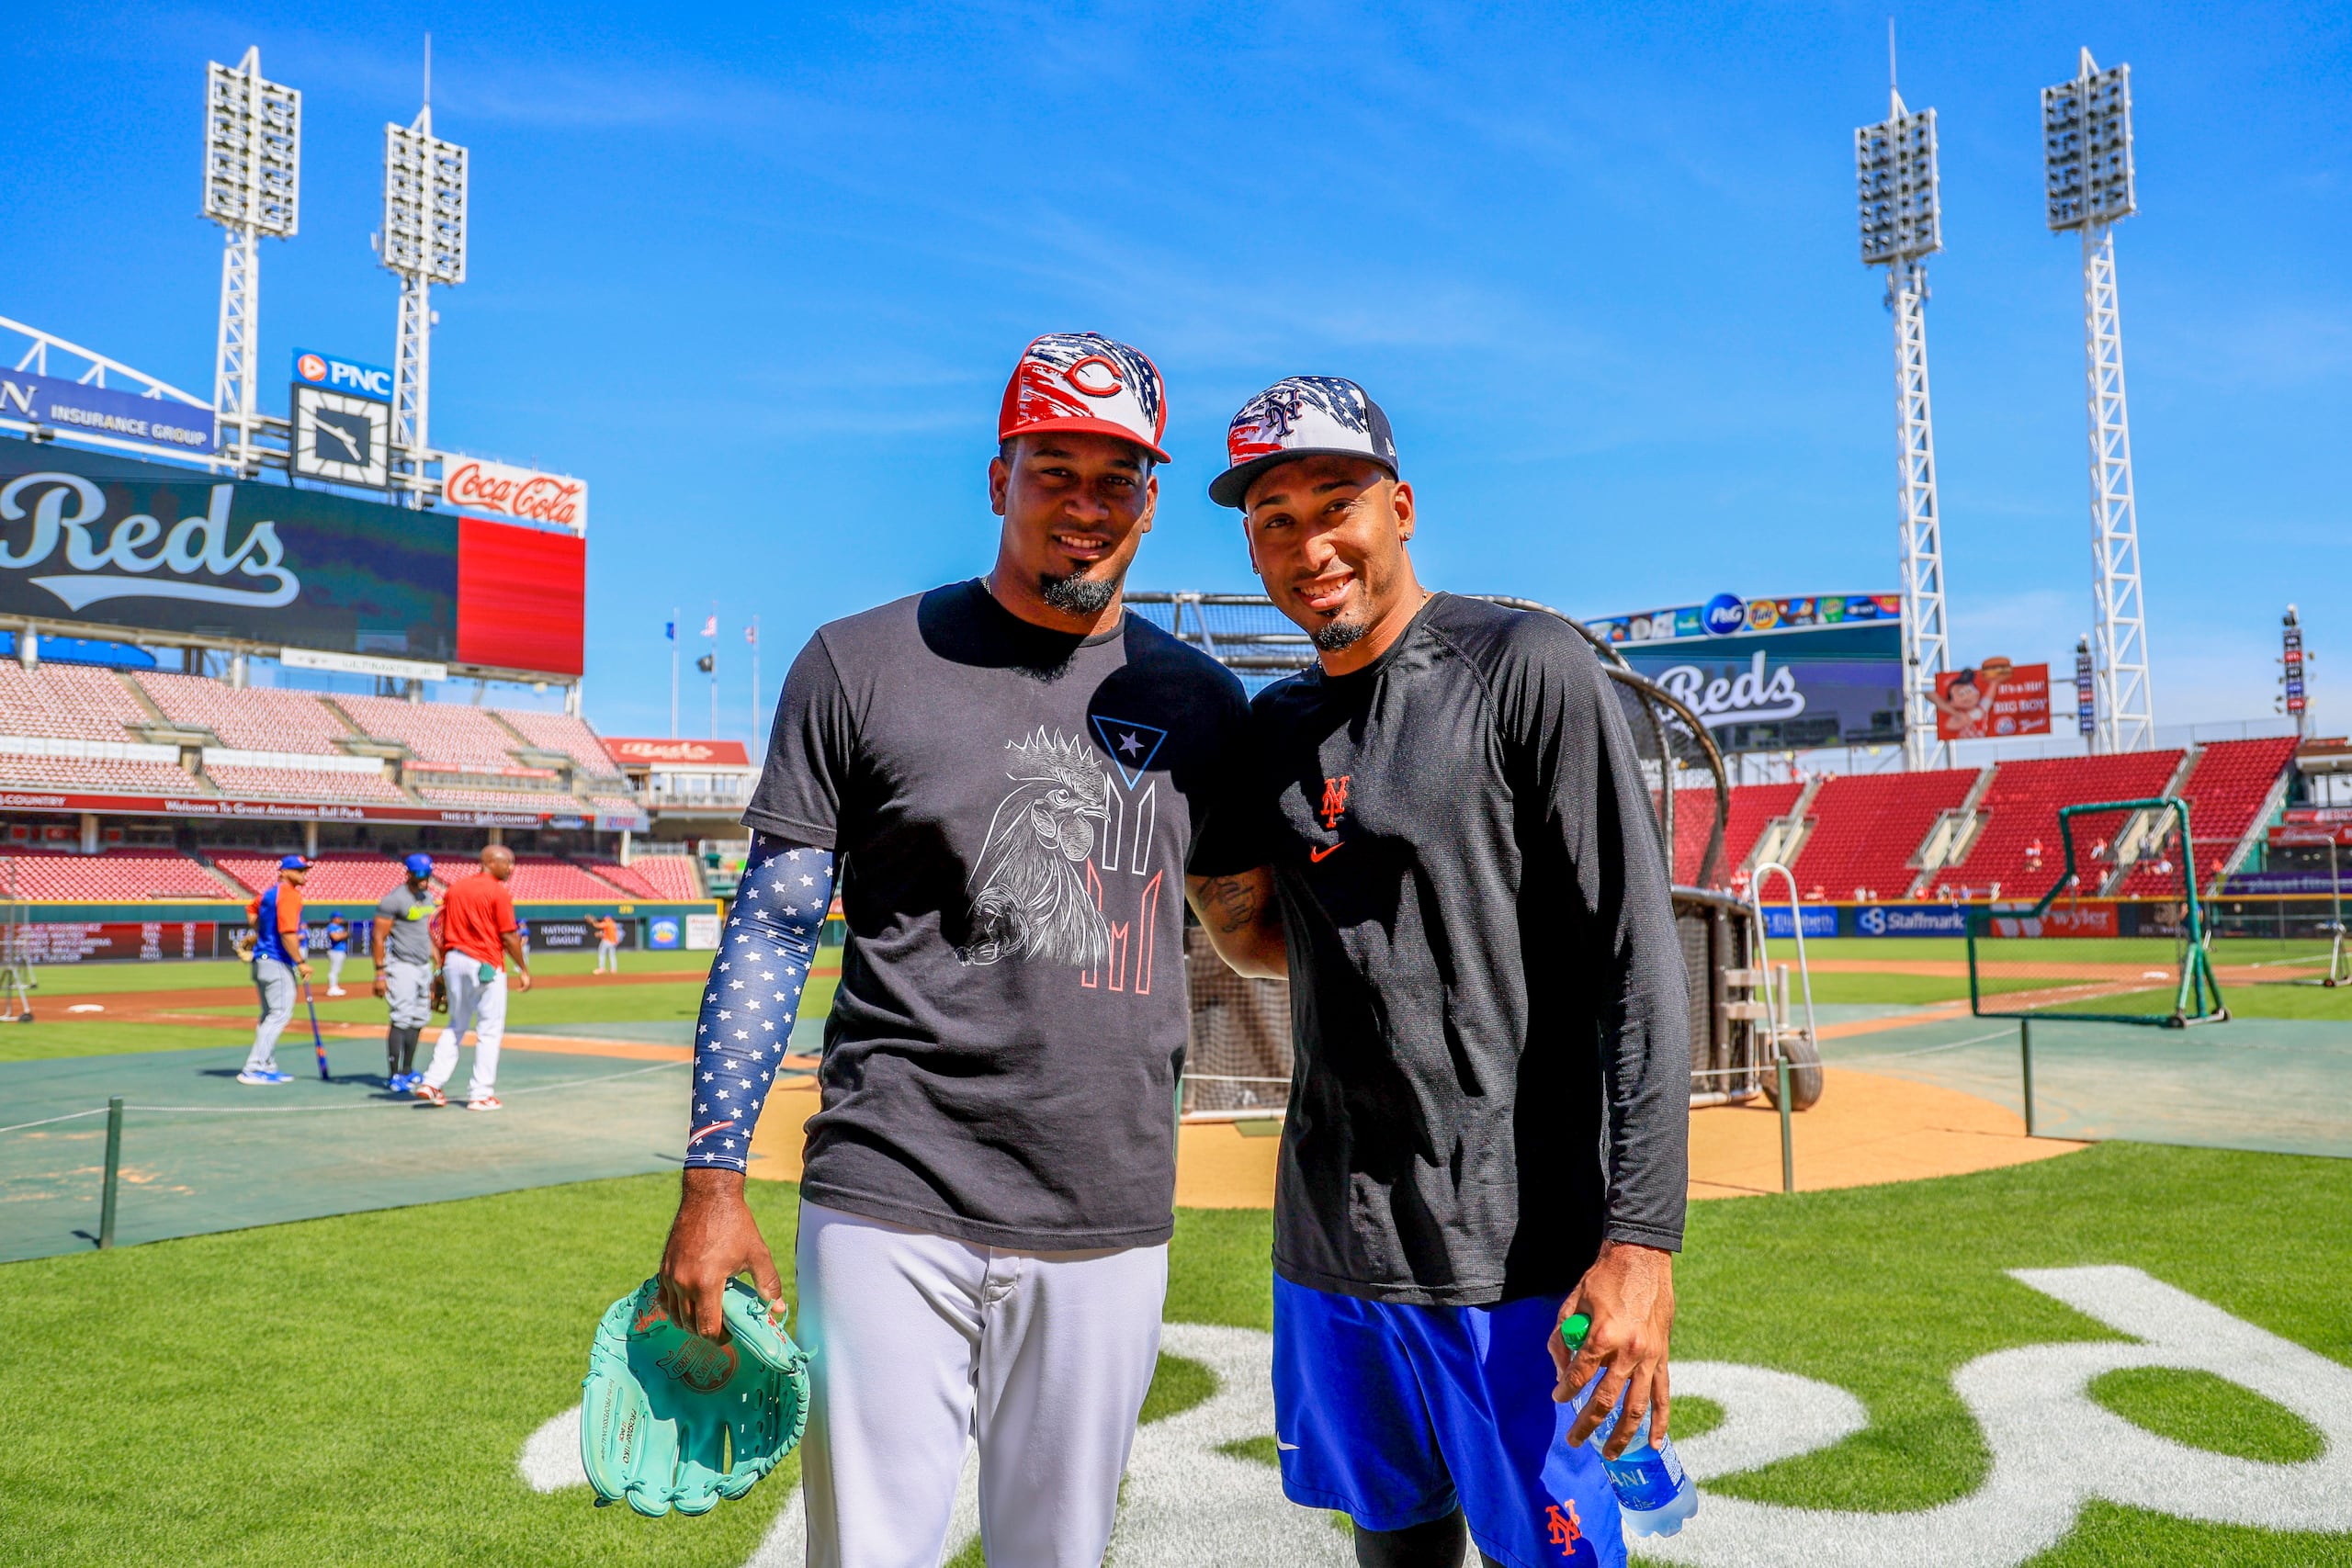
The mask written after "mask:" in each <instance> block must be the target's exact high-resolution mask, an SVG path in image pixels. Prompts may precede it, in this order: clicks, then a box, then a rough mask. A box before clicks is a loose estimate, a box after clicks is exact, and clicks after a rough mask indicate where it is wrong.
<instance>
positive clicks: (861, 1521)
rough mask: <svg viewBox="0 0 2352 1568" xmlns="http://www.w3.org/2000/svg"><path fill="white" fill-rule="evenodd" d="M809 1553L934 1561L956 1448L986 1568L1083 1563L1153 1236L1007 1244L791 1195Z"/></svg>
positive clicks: (1145, 1357) (1098, 1523)
mask: <svg viewBox="0 0 2352 1568" xmlns="http://www.w3.org/2000/svg"><path fill="white" fill-rule="evenodd" d="M797 1269H798V1275H799V1292H800V1314H799V1317H798V1320H797V1322H795V1323H794V1324H793V1325H792V1329H793V1332H794V1334H795V1335H796V1336H797V1337H798V1339H799V1341H800V1343H801V1344H802V1345H804V1346H805V1347H807V1348H808V1349H809V1352H810V1355H811V1359H810V1362H809V1380H810V1387H809V1430H808V1436H807V1438H806V1439H805V1442H804V1445H803V1447H802V1449H801V1472H800V1474H801V1485H802V1487H803V1488H805V1490H806V1493H807V1506H808V1510H809V1514H808V1517H809V1559H808V1561H809V1568H936V1564H937V1563H938V1562H939V1559H940V1555H941V1553H942V1551H944V1548H945V1545H946V1536H947V1526H948V1520H949V1517H950V1515H951V1513H952V1512H953V1510H954V1507H955V1504H956V1478H957V1476H958V1474H959V1472H961V1471H962V1469H963V1466H964V1453H965V1449H966V1447H967V1444H968V1443H970V1442H972V1441H973V1440H975V1439H977V1440H978V1444H979V1473H980V1535H981V1539H982V1540H983V1542H984V1543H985V1546H986V1549H987V1552H988V1560H989V1562H991V1563H997V1564H1001V1565H1002V1568H1099V1565H1100V1564H1101V1562H1102V1561H1103V1552H1104V1551H1105V1550H1106V1549H1107V1548H1108V1547H1109V1545H1110V1542H1111V1525H1112V1521H1113V1518H1114V1516H1115V1515H1116V1513H1117V1511H1118V1505H1119V1478H1120V1477H1121V1476H1122V1475H1123V1474H1125V1472H1126V1468H1127V1450H1128V1448H1129V1447H1130V1445H1132V1444H1133V1442H1134V1440H1135V1433H1136V1415H1137V1413H1138V1412H1139V1411H1141V1409H1142V1408H1143V1396H1144V1392H1145V1391H1146V1390H1147V1389H1148V1388H1149V1387H1150V1386H1151V1374H1152V1369H1153V1367H1154V1365H1155V1364H1156V1362H1157V1360H1158V1359H1159V1314H1160V1308H1161V1306H1162V1304H1163V1303H1164V1302H1165V1300H1166V1298H1167V1294H1168V1248H1167V1247H1165V1246H1164V1245H1163V1246H1159V1247H1114V1248H1107V1249H1101V1250H1093V1251H1084V1252H1042V1253H1040V1252H1025V1253H1024V1252H1008V1251H1003V1250H1001V1249H999V1248H996V1247H980V1246H975V1245H973V1244H971V1243H969V1242H962V1241H955V1240H951V1239H949V1238H947V1237H945V1236H939V1235H929V1234H927V1233H925V1232H922V1231H916V1230H910V1229H907V1228H906V1227H904V1226H901V1225H894V1224H887V1223H885V1222H882V1221H879V1220H868V1219H863V1218H860V1217H858V1216H856V1215H854V1214H844V1213H840V1212H839V1211H837V1210H831V1209H827V1208H824V1207H822V1206H820V1205H819V1204H816V1203H811V1202H808V1201H805V1200H804V1201H802V1203H801V1205H800V1238H799V1246H798V1248H797Z"/></svg>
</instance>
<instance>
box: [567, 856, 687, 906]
mask: <svg viewBox="0 0 2352 1568" xmlns="http://www.w3.org/2000/svg"><path fill="white" fill-rule="evenodd" d="M666 858H668V859H672V860H679V859H683V858H684V857H683V856H678V855H672V856H669V857H666ZM571 859H572V863H574V864H576V865H580V866H582V867H585V868H586V869H587V870H589V871H591V872H594V874H596V876H597V877H598V878H600V879H601V880H603V881H605V882H609V883H611V884H612V885H613V886H615V887H617V888H619V889H620V890H621V891H622V892H624V893H626V894H628V896H629V897H632V898H668V897H671V896H670V895H669V894H666V893H663V892H662V891H660V890H659V889H658V888H656V887H655V886H653V884H652V883H650V882H648V881H647V880H646V879H645V878H644V877H642V876H639V874H637V871H636V868H635V867H632V866H626V865H623V864H622V863H620V862H618V861H616V860H614V859H612V858H611V857H610V856H607V855H574V856H572V857H571ZM642 863H643V862H641V861H640V862H639V864H642Z"/></svg>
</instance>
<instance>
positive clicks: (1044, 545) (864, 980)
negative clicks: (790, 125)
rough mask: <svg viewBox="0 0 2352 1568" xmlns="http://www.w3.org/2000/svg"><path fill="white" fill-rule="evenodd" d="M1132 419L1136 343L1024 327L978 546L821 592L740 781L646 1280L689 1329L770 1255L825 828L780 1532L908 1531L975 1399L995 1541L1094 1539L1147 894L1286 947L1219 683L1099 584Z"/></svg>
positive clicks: (1158, 1264)
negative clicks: (836, 977) (793, 1471)
mask: <svg viewBox="0 0 2352 1568" xmlns="http://www.w3.org/2000/svg"><path fill="white" fill-rule="evenodd" d="M1166 425H1167V410H1166V405H1165V403H1164V401H1163V395H1162V390H1161V386H1160V378H1159V371H1158V370H1157V369H1156V368H1155V367H1153V365H1152V363H1151V361H1150V360H1148V359H1147V358H1145V357H1144V356H1143V355H1141V354H1138V353H1137V352H1136V350H1134V349H1132V348H1130V347H1128V346H1127V345H1126V344H1121V343H1115V342H1114V341H1112V340H1111V339H1109V338H1105V337H1101V336H1097V335H1095V334H1093V333H1057V334H1055V335H1052V336H1049V337H1042V338H1039V339H1038V340H1037V341H1036V342H1035V343H1033V344H1030V345H1029V347H1028V348H1027V350H1026V351H1025V352H1023V355H1022V356H1021V362H1020V364H1019V366H1018V367H1016V368H1015V369H1014V371H1013V373H1012V380H1011V381H1010V383H1009V384H1008V385H1007V386H1006V388H1005V392H1004V402H1003V406H1002V409H1001V413H1000V416H999V419H998V425H997V434H998V439H999V442H1000V446H999V448H998V451H997V455H996V457H995V458H994V459H993V460H992V461H991V462H990V463H989V469H988V491H989V503H990V506H991V508H992V509H993V510H994V512H995V513H996V514H997V515H998V516H999V517H1001V519H1002V520H1003V522H1002V525H1001V528H1000V529H999V531H998V537H997V551H996V562H995V565H994V567H993V568H992V569H991V570H989V573H988V575H987V576H985V577H981V578H976V579H973V580H971V581H965V582H958V583H953V584H950V585H948V586H946V587H944V588H935V589H933V590H932V591H931V592H927V593H921V594H917V595H915V596H913V597H911V598H907V599H902V600H899V601H898V602H897V603H895V604H885V605H883V606H881V607H880V608H879V609H875V610H869V611H866V612H865V614H863V615H852V616H850V617H848V618H847V619H845V620H840V621H835V622H832V623H831V624H830V625H828V626H823V627H821V628H820V629H819V631H818V632H817V634H816V636H815V637H811V638H810V639H809V644H808V646H807V647H806V648H805V649H802V650H801V653H800V656H799V658H798V660H797V661H796V662H795V663H794V665H793V667H792V672H791V674H790V675H789V676H787V677H786V682H785V688H784V694H783V698H782V700H781V701H780V703H779V704H778V705H777V709H776V716H775V730H774V736H773V739H772V741H771V743H770V747H769V751H768V757H767V761H766V766H765V769H764V771H763V773H762V774H761V777H760V783H759V785H758V788H757V789H756V790H755V791H754V793H753V795H752V805H751V808H750V809H749V810H748V811H746V812H745V813H744V815H743V820H744V822H745V824H746V825H747V826H749V827H750V828H751V829H752V832H753V840H752V853H751V857H750V859H749V861H748V863H746V865H745V866H744V869H743V874H742V880H741V888H740V891H739V894H738V897H737V902H736V905H735V908H734V911H733V913H732V914H731V915H730V916H729V920H728V924H727V927H726V931H725V939H724V941H723V942H722V943H721V947H720V951H719V953H718V957H717V958H716V959H715V960H714V961H713V963H712V965H711V972H710V982H709V985H708V986H707V987H706V988H705V993H704V1000H703V1008H702V1013H701V1017H700V1019H699V1021H697V1024H696V1029H695V1072H694V1079H695V1081H694V1100H693V1120H692V1122H691V1126H690V1132H689V1136H688V1139H687V1144H686V1171H685V1175H684V1191H683V1194H682V1196H681V1199H680V1201H679V1206H678V1215H677V1219H676V1221H675V1223H674V1224H673V1227H672V1230H671V1233H670V1241H669V1246H668V1248H667V1250H666V1251H665V1252H664V1254H663V1256H662V1270H661V1273H662V1300H663V1303H664V1306H665V1309H666V1310H667V1311H668V1312H669V1313H670V1314H671V1315H672V1316H673V1318H674V1319H676V1320H677V1321H679V1322H681V1323H683V1324H684V1325H687V1326H688V1327H690V1328H692V1329H693V1330H694V1331H695V1332H696V1333H699V1334H702V1335H705V1336H707V1337H713V1338H717V1337H723V1336H724V1332H725V1330H724V1326H723V1324H722V1321H721V1317H720V1310H719V1307H720V1296H721V1292H722V1291H723V1288H724V1286H725V1282H726V1280H728V1279H729V1277H731V1276H732V1275H734V1274H736V1273H738V1272H741V1271H748V1272H749V1273H750V1274H751V1276H752V1282H753V1283H754V1284H755V1285H756V1286H757V1287H758V1289H759V1290H760V1292H762V1294H763V1295H764V1296H767V1297H769V1298H771V1299H773V1298H775V1296H776V1295H777V1294H778V1293H779V1292H780V1291H781V1289H782V1281H781V1280H780V1279H779V1278H778V1276H777V1272H776V1269H775V1263H774V1262H773V1261H772V1260H771V1258H770V1257H769V1253H768V1249H767V1247H766V1244H765V1243H764V1241H763V1239H762V1237H761V1235H760V1232H759V1228H758V1226H757V1225H756V1224H754V1223H753V1221H752V1213H751V1211H750V1209H749V1208H748V1207H747V1206H746V1204H745V1201H744V1185H743V1184H744V1170H745V1159H746V1156H747V1154H748V1153H749V1150H750V1147H751V1141H752V1128H753V1125H754V1124H755V1123H756V1122H757V1120H758V1117H759V1112H760V1109H761V1106H762V1102H763V1100H765V1099H766V1098H767V1096H768V1093H769V1090H770V1089H771V1088H772V1087H773V1085H774V1082H775V1070H776V1065H777V1063H778V1060H779V1058H780V1057H781V1056H782V1055H783V1053H784V1051H785V1050H786V1044H787V1043H788V1041H789V1039H790V1037H791V1032H792V1021H793V1018H794V1016H795V1013H796V1011H797V1005H798V1001H799V997H800V991H801V987H802V986H803V985H804V983H805V981H806V978H807V975H808V966H809V959H810V957H811V955H812V954H813V953H814V951H815V944H816V939H817V933H818V931H819V929H820V926H821V925H822V923H823V921H824V919H825V914H826V908H827V906H828V903H829V902H830V901H831V897H832V894H833V890H834V874H835V870H836V864H837V862H838V863H840V865H841V867H842V876H841V885H840V893H841V905H842V914H843V915H844V916H845V917H846V919H847V921H848V926H849V935H848V946H847V951H846V952H845V953H844V954H843V957H842V981H841V987H840V991H839V994H838V996H837V997H836V998H835V1001H834V1004H833V1010H832V1014H831V1018H830V1019H829V1020H828V1021H827V1024H826V1029H825V1051H824V1058H823V1066H822V1067H821V1068H820V1072H819V1083H820V1089H821V1090H822V1108H821V1109H820V1111H818V1113H817V1114H816V1115H815V1116H813V1117H811V1118H810V1119H809V1122H808V1127H807V1143H806V1146H805V1149H806V1152H805V1165H804V1174H803V1176H802V1179H801V1189H800V1220H799V1224H800V1230H799V1238H798V1247H797V1276H798V1278H797V1284H798V1289H799V1303H800V1317H799V1322H798V1324H797V1325H796V1326H797V1333H798V1335H799V1337H800V1339H801V1342H802V1343H803V1344H804V1345H805V1346H807V1348H809V1351H810V1353H811V1355H812V1357H813V1360H812V1362H811V1365H810V1371H811V1377H812V1386H811V1391H810V1403H809V1431H808V1438H807V1447H806V1448H805V1450H803V1452H804V1455H805V1458H804V1461H803V1468H802V1471H801V1475H802V1483H803V1485H804V1486H805V1487H806V1488H807V1490H808V1520H809V1562H810V1564H811V1565H812V1568H830V1565H833V1564H842V1565H845V1568H933V1565H934V1564H936V1563H937V1562H939V1559H940V1556H941V1552H942V1550H943V1546H944V1537H945V1535H946V1531H947V1528H948V1522H949V1517H950V1515H951V1511H952V1508H953V1506H954V1502H955V1496H956V1478H957V1475H958V1473H959V1472H960V1471H961V1469H962V1466H963V1461H964V1454H965V1450H966V1446H967V1442H968V1441H970V1440H971V1439H972V1438H977V1439H978V1459H979V1479H980V1520H981V1533H982V1535H983V1537H984V1538H985V1542H986V1549H987V1552H988V1556H989V1561H990V1562H1010V1563H1020V1564H1023V1568H1097V1565H1099V1564H1100V1563H1101V1562H1102V1560H1103V1551H1104V1549H1105V1548H1106V1546H1107V1545H1108V1543H1109V1541H1110V1537H1111V1526H1112V1519H1113V1515H1114V1511H1115V1509H1116V1506H1117V1501H1118V1489H1119V1477H1120V1475H1121V1473H1122V1472H1123V1471H1124V1470H1125V1466H1126V1457H1127V1449H1128V1445H1129V1442H1130V1440H1131V1438H1132V1437H1133V1434H1134V1430H1135V1423H1136V1413H1137V1411H1138V1409H1139V1408H1140V1407H1141V1405H1142V1403H1143V1397H1144V1391H1145V1390H1146V1388H1147V1387H1148V1385H1149V1383H1150V1382H1151V1375H1152V1369H1153V1365H1154V1362H1155V1360H1156V1358H1157V1355H1158V1349H1159V1317H1160V1308H1161V1304H1162V1298H1163V1296H1164V1294H1165V1292H1166V1285H1167V1277H1168V1251H1167V1244H1168V1238H1169V1235H1170V1231H1171V1229H1172V1225H1173V1213H1172V1205H1173V1201H1174V1190H1175V1129H1174V1127H1173V1126H1172V1125H1171V1118H1170V1115H1169V1107H1170V1102H1171V1100H1172V1099H1173V1096H1174V1094H1175V1090H1176V1075H1177V1073H1178V1071H1179V1068H1180V1066H1181V1064H1182V1060H1183V1055H1184V1044H1185V1038H1186V1032H1187V1027H1188V1021H1189V1012H1188V1008H1187V1004H1186V998H1185V989H1184V961H1183V941H1182V939H1183V910H1182V906H1181V904H1180V902H1179V900H1180V897H1184V898H1189V899H1190V900H1191V901H1192V903H1193V907H1194V908H1195V909H1197V910H1199V911H1201V913H1202V919H1203V921H1204V924H1205V925H1206V926H1207V927H1208V930H1209V932H1210V935H1211V937H1212V938H1213V939H1214V940H1215V941H1216V943H1217V944H1218V948H1219V951H1220V952H1222V953H1226V954H1227V959H1228V962H1232V963H1234V964H1236V966H1237V967H1240V968H1243V969H1244V972H1245V973H1259V974H1279V973H1281V966H1282V963H1283V953H1282V936H1281V931H1280V927H1279V925H1278V924H1277V923H1275V922H1274V921H1273V919H1272V897H1271V890H1270V885H1269V881H1268V878H1267V875H1266V874H1265V872H1264V871H1263V870H1262V869H1261V868H1260V867H1259V866H1258V864H1257V863H1256V862H1255V861H1254V860H1252V859H1250V858H1249V856H1247V855H1240V854H1237V853H1235V852H1234V851H1233V850H1232V849H1231V848H1229V847H1228V841H1227V840H1228V834H1227V826H1228V818H1230V815H1231V814H1230V813H1229V812H1228V811H1227V807H1226V800H1227V790H1228V787H1229V784H1230V781H1231V780H1232V779H1233V777H1234V776H1235V774H1236V772H1237V760H1236V757H1235V749H1236V748H1237V747H1238V745H1239V744H1240V742H1241V738H1242V733H1243V728H1244V725H1245V723H1246V719H1247V705H1246V703H1245V701H1244V698H1243V695H1242V691H1241V687H1240V684H1239V682H1237V681H1236V680H1235V679H1234V677H1233V676H1232V675H1231V674H1230V673H1229V672H1227V671H1225V670H1224V669H1222V668H1220V667H1219V666H1218V665H1217V664H1216V663H1215V662H1214V661H1213V660H1210V659H1208V658H1207V657H1206V656H1205V655H1204V654H1201V653H1199V652H1197V651H1196V650H1194V649H1190V648H1187V647H1185V646H1184V645H1183V644H1182V643H1181V642H1179V641H1177V640H1176V638H1174V637H1171V636H1170V635H1169V634H1168V633H1167V632H1164V631H1162V630H1160V629H1159V627H1157V626H1153V625H1151V624H1150V623H1149V622H1148V621H1146V620H1144V619H1142V618H1141V617H1140V616H1136V615H1128V614H1126V613H1125V607H1124V605H1123V604H1122V601H1121V590H1122V586H1123V584H1124V583H1125V578H1126V573H1127V568H1128V566H1129V565H1130V564H1131V563H1132V562H1133V561H1134V559H1135V556H1136V549H1137V547H1139V546H1140V545H1141V544H1142V542H1143V536H1144V535H1146V534H1147V533H1148V532H1150V530H1151V523H1152V511H1153V507H1154V504H1155V502H1156V501H1157V499H1158V496H1159V480H1158V479H1157V478H1156V477H1155V473H1154V470H1155V469H1156V468H1157V467H1158V466H1159V464H1161V463H1164V462H1166V461H1167V460H1168V457H1167V454H1166V453H1165V452H1164V451H1163V450H1162V449H1161V446H1160V441H1161V435H1162V432H1163V431H1164V430H1165V428H1166Z"/></svg>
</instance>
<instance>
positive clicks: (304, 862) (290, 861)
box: [277, 855, 311, 871]
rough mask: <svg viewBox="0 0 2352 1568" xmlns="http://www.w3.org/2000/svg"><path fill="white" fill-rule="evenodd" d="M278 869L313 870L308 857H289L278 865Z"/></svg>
mask: <svg viewBox="0 0 2352 1568" xmlns="http://www.w3.org/2000/svg"><path fill="white" fill-rule="evenodd" d="M277 869H278V870H280V871H308V870H310V869H311V861H310V857H309V856H308V855H288V856H287V857H286V858H285V859H284V860H281V861H279V862H278V863H277Z"/></svg>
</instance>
